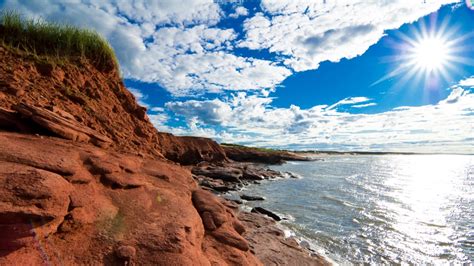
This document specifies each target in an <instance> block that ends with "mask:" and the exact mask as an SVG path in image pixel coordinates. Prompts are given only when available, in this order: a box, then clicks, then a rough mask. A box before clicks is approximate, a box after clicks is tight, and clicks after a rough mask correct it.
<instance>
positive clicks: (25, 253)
mask: <svg viewBox="0 0 474 266" xmlns="http://www.w3.org/2000/svg"><path fill="white" fill-rule="evenodd" d="M166 158H167V159H166ZM225 159H226V157H225V155H224V153H223V151H222V149H221V148H220V146H219V145H217V144H216V143H215V142H213V141H211V140H208V139H202V138H179V137H175V136H172V135H170V134H162V133H159V132H156V130H155V129H154V128H153V126H152V125H151V123H150V122H149V121H148V118H147V116H146V112H145V110H144V109H143V108H142V107H140V106H138V105H137V103H136V102H135V100H134V98H133V96H132V95H131V94H130V93H129V92H128V91H127V90H126V89H125V87H124V85H123V83H122V82H121V80H120V78H119V76H118V74H117V73H116V72H114V71H111V72H108V73H103V72H99V71H97V70H96V69H95V68H94V67H92V66H91V65H90V64H88V63H87V62H81V61H78V62H75V63H74V64H72V63H64V64H63V65H61V66H59V65H56V66H54V65H51V64H48V63H41V62H40V61H38V60H37V59H34V58H30V57H28V56H25V55H22V54H19V53H17V52H12V51H10V50H7V49H5V48H3V47H1V46H0V235H1V236H2V237H1V238H0V265H12V264H16V265H41V264H52V265H57V264H63V265H71V264H82V265H83V264H87V265H97V264H117V265H123V264H124V263H131V264H137V265H151V264H154V265H226V264H228V265H260V264H261V263H260V262H259V260H258V259H257V258H256V257H255V256H254V255H253V254H252V251H251V250H250V247H249V244H248V242H247V241H246V240H245V239H244V238H243V237H242V235H243V234H245V228H244V226H242V224H241V223H240V222H239V220H238V219H237V218H236V215H235V214H234V212H233V211H232V209H231V208H229V206H228V204H229V203H228V202H225V201H223V200H221V199H219V198H217V197H215V196H214V195H213V194H211V193H209V192H207V191H203V190H201V189H200V188H199V187H198V186H197V185H196V182H195V181H194V180H193V178H192V174H191V173H190V171H189V170H188V169H186V168H184V167H181V166H179V165H178V164H176V163H174V162H171V161H170V160H174V161H176V162H180V163H183V164H191V163H197V162H200V161H202V160H207V161H222V160H225Z"/></svg>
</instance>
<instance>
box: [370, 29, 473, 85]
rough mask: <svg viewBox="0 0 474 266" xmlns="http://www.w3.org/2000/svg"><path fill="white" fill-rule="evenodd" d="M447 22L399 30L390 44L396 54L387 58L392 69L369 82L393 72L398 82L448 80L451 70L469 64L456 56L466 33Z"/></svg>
mask: <svg viewBox="0 0 474 266" xmlns="http://www.w3.org/2000/svg"><path fill="white" fill-rule="evenodd" d="M448 22H449V21H448V20H445V21H444V22H443V23H441V24H440V25H436V24H434V25H430V26H427V25H426V24H425V23H424V22H423V23H421V26H420V27H419V28H415V27H413V28H411V29H410V32H409V33H406V34H400V35H399V37H400V38H399V40H398V41H397V44H396V45H395V46H394V48H395V49H396V50H397V55H395V56H393V57H390V58H389V61H390V62H393V63H396V67H395V69H394V70H393V71H391V72H389V73H388V74H387V75H385V76H384V77H382V78H381V79H379V80H377V81H376V82H374V83H373V84H372V85H375V84H378V83H380V82H382V81H385V80H387V79H390V78H393V77H395V76H400V77H401V78H400V81H399V82H400V83H401V84H400V85H403V84H405V83H406V82H411V81H414V80H415V81H417V80H420V79H424V81H425V84H428V83H429V82H432V81H433V80H439V79H444V80H448V81H449V80H450V76H451V75H452V74H453V73H455V72H457V71H461V69H462V66H463V65H469V64H470V62H469V61H468V60H467V59H466V58H463V57H462V56H460V54H461V52H462V51H463V50H464V49H465V47H463V46H462V43H463V41H464V40H465V39H466V38H467V37H468V36H459V34H458V33H457V30H456V28H455V27H449V28H448V26H447V25H448Z"/></svg>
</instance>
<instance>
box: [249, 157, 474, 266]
mask: <svg viewBox="0 0 474 266" xmlns="http://www.w3.org/2000/svg"><path fill="white" fill-rule="evenodd" d="M275 168H276V170H283V171H292V172H296V173H297V174H299V175H301V176H302V177H303V179H300V180H280V181H275V182H267V183H264V184H262V185H261V186H254V187H251V188H249V190H250V191H249V193H255V194H259V195H263V196H266V198H267V199H268V200H267V201H265V202H263V203H249V204H250V205H252V204H253V205H263V206H264V207H268V208H270V209H272V210H275V211H277V212H280V213H282V214H286V215H290V216H291V217H293V218H294V219H292V220H291V221H288V222H286V225H287V226H288V227H290V228H291V229H293V230H294V231H295V232H297V233H298V234H299V235H301V236H304V237H305V238H306V239H309V240H312V242H313V243H315V244H316V245H318V246H320V247H321V248H323V249H324V250H326V252H327V253H328V255H329V256H330V257H332V258H334V259H335V260H336V261H338V262H342V263H344V262H367V263H401V262H411V263H427V262H431V263H445V262H472V261H473V260H474V207H473V206H474V205H473V204H474V156H457V155H400V156H388V155H387V156H329V157H326V158H325V159H324V161H316V162H301V163H290V164H285V165H283V166H278V167H275Z"/></svg>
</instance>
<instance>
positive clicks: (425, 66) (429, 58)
mask: <svg viewBox="0 0 474 266" xmlns="http://www.w3.org/2000/svg"><path fill="white" fill-rule="evenodd" d="M450 52H451V51H450V47H449V45H448V43H447V42H446V41H445V40H444V39H443V38H440V37H426V38H423V39H420V40H418V41H417V42H415V43H414V44H413V47H412V49H411V52H410V53H411V56H410V57H411V60H412V62H411V63H412V64H413V65H414V66H415V67H417V68H418V69H419V70H422V71H425V72H427V73H432V72H437V71H441V70H443V69H444V68H445V67H446V66H447V64H448V63H449V60H450V56H449V55H450Z"/></svg>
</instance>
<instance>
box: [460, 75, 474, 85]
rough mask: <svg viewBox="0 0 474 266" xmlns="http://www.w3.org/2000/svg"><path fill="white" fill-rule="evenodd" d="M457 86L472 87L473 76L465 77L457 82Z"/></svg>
mask: <svg viewBox="0 0 474 266" xmlns="http://www.w3.org/2000/svg"><path fill="white" fill-rule="evenodd" d="M459 86H463V87H474V76H473V77H470V78H467V79H463V80H461V81H460V82H459Z"/></svg>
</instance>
